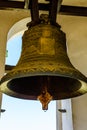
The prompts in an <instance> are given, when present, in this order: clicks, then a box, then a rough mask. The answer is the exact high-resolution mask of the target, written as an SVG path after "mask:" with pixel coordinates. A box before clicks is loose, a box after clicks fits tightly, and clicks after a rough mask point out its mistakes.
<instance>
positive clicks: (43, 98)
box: [37, 77, 52, 111]
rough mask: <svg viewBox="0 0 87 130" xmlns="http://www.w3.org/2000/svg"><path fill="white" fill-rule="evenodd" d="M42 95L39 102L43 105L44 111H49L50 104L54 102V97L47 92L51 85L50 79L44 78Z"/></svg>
mask: <svg viewBox="0 0 87 130" xmlns="http://www.w3.org/2000/svg"><path fill="white" fill-rule="evenodd" d="M42 78H43V80H42V81H43V82H42V85H44V86H42V93H41V94H40V95H39V96H38V98H37V99H38V100H39V101H40V102H41V103H42V109H43V110H45V111H46V110H48V103H49V102H50V101H51V100H52V96H51V95H50V93H49V92H48V91H47V88H48V85H49V77H42Z"/></svg>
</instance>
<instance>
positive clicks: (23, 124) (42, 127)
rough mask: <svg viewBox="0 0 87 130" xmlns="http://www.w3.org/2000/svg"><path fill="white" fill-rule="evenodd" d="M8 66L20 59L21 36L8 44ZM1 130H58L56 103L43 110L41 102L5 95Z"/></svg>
mask: <svg viewBox="0 0 87 130" xmlns="http://www.w3.org/2000/svg"><path fill="white" fill-rule="evenodd" d="M7 50H8V57H7V58H6V64H10V65H15V64H16V63H17V61H18V59H19V57H20V52H21V36H20V35H19V36H17V37H13V38H12V39H10V40H9V42H8V44H7ZM2 109H5V110H6V111H5V112H4V113H2V114H1V121H0V129H1V130H56V102H55V101H51V102H50V103H49V106H48V110H47V111H46V112H45V111H43V110H42V105H41V103H40V102H39V101H30V100H22V99H18V98H13V97H10V96H7V95H3V102H2Z"/></svg>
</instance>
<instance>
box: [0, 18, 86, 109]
mask: <svg viewBox="0 0 87 130" xmlns="http://www.w3.org/2000/svg"><path fill="white" fill-rule="evenodd" d="M1 91H2V92H3V93H5V94H8V95H10V96H13V97H16V98H22V99H29V100H40V102H41V103H42V107H43V109H47V107H48V103H49V102H50V101H51V100H59V99H67V98H72V97H76V96H80V95H82V94H84V93H86V92H87V78H86V77H85V76H84V75H83V74H81V73H80V72H79V71H78V70H77V69H75V68H74V67H73V65H72V64H71V63H70V60H69V58H68V56H67V48H66V36H65V33H64V32H62V31H61V30H60V26H59V25H58V24H56V25H52V24H51V23H50V22H49V20H48V21H47V19H45V20H44V19H41V21H40V23H39V24H37V25H31V26H30V25H29V28H28V30H27V31H25V33H24V35H23V43H22V52H21V57H20V59H19V62H18V64H17V65H16V67H14V68H13V69H12V70H11V71H10V72H9V73H7V74H6V75H5V76H4V77H3V78H2V79H1Z"/></svg>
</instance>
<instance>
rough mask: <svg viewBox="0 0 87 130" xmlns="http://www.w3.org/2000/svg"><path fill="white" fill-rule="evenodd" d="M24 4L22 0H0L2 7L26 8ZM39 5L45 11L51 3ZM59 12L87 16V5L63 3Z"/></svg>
mask: <svg viewBox="0 0 87 130" xmlns="http://www.w3.org/2000/svg"><path fill="white" fill-rule="evenodd" d="M24 5H25V2H21V1H2V0H0V9H7V8H19V9H24ZM38 6H39V10H43V11H48V10H49V3H48V4H46V3H39V4H38ZM29 9H30V8H29ZM58 13H59V14H61V15H73V16H85V17H87V7H82V6H69V5H61V8H60V11H59V12H58Z"/></svg>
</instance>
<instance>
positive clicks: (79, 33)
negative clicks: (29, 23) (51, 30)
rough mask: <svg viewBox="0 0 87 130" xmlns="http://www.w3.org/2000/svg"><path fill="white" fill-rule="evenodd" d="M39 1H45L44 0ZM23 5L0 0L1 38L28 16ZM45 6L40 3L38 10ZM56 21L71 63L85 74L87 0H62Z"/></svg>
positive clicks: (86, 71) (86, 58)
mask: <svg viewBox="0 0 87 130" xmlns="http://www.w3.org/2000/svg"><path fill="white" fill-rule="evenodd" d="M39 2H40V3H45V1H44V0H39ZM60 2H61V1H60ZM24 5H25V3H24V1H23V0H15V1H13V0H11V1H8V0H0V25H2V26H1V27H0V33H1V40H3V39H5V38H4V37H6V35H7V33H8V30H9V29H10V28H11V26H12V25H13V24H15V23H16V22H17V21H19V20H21V19H23V18H26V17H29V16H30V14H29V10H28V9H24ZM47 7H48V6H47ZM47 7H45V6H43V8H42V5H40V10H43V11H44V10H47V9H48V8H47ZM57 22H58V23H59V24H60V25H61V29H62V30H63V31H64V32H65V33H66V38H67V48H68V55H69V57H70V60H71V62H72V64H73V65H74V66H75V67H76V68H77V69H78V70H80V71H81V72H82V73H83V74H84V75H86V76H87V0H63V1H62V5H61V8H60V10H59V12H58V15H57ZM3 28H5V31H4V33H3Z"/></svg>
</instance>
